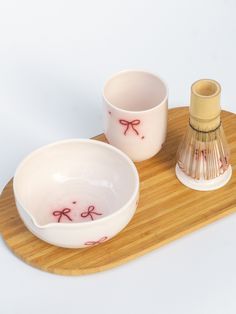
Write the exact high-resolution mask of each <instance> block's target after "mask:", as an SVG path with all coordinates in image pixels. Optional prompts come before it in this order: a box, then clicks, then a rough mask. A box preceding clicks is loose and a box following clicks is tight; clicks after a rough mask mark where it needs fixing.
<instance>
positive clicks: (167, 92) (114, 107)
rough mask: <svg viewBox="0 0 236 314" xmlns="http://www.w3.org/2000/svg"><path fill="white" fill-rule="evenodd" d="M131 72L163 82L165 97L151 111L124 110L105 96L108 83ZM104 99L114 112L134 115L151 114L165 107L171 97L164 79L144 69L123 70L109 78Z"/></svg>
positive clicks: (105, 84)
mask: <svg viewBox="0 0 236 314" xmlns="http://www.w3.org/2000/svg"><path fill="white" fill-rule="evenodd" d="M131 72H134V73H135V72H136V73H143V74H148V75H151V76H153V77H155V78H156V79H158V80H159V81H161V82H162V84H163V85H164V87H165V97H164V98H163V99H162V100H161V101H160V102H159V103H158V104H156V105H155V104H154V105H153V107H151V108H149V109H144V110H127V109H122V108H119V107H118V106H116V105H113V104H112V103H111V102H110V101H109V100H108V99H107V97H106V96H105V89H106V86H107V85H108V83H109V82H110V81H111V80H112V79H113V78H115V77H117V76H119V75H120V74H123V73H131ZM102 97H103V99H104V100H105V102H106V103H107V104H109V106H111V107H112V108H113V109H114V110H117V111H120V112H125V113H132V114H142V113H146V112H151V111H153V110H155V109H157V108H158V107H161V106H162V105H164V104H165V103H166V101H167V100H168V97H169V89H168V85H167V83H166V81H165V80H163V79H162V77H160V76H159V75H156V74H154V73H152V72H150V71H147V70H142V69H125V70H121V71H119V72H116V73H114V74H112V75H111V76H110V77H108V79H106V81H105V83H104V85H103V89H102Z"/></svg>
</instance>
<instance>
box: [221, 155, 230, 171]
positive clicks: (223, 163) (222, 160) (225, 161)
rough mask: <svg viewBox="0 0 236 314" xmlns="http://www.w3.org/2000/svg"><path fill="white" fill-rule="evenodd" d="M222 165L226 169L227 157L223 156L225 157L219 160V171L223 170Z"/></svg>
mask: <svg viewBox="0 0 236 314" xmlns="http://www.w3.org/2000/svg"><path fill="white" fill-rule="evenodd" d="M224 165H225V166H226V167H228V165H229V159H228V157H227V156H225V157H223V158H222V157H221V158H220V169H223V168H224Z"/></svg>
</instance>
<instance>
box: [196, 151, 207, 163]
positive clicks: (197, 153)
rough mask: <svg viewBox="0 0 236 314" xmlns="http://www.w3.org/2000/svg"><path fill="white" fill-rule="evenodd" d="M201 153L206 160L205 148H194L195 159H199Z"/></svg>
mask: <svg viewBox="0 0 236 314" xmlns="http://www.w3.org/2000/svg"><path fill="white" fill-rule="evenodd" d="M201 155H202V156H203V158H204V159H205V160H207V150H206V149H202V150H200V149H197V148H196V150H195V156H196V159H197V160H198V159H200V157H201Z"/></svg>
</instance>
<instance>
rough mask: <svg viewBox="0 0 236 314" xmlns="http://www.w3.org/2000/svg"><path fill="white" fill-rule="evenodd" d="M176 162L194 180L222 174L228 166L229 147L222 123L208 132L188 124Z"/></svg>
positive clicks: (207, 178) (211, 177) (209, 178)
mask: <svg viewBox="0 0 236 314" xmlns="http://www.w3.org/2000/svg"><path fill="white" fill-rule="evenodd" d="M177 163H178V165H179V167H180V169H181V170H182V171H183V172H184V173H185V174H187V175H188V176H190V177H191V178H193V179H196V180H201V179H203V180H211V179H214V178H216V177H218V176H220V175H221V174H223V173H224V172H225V171H226V170H227V169H228V167H229V149H228V145H227V142H226V139H225V135H224V130H223V127H222V125H221V124H220V125H219V126H218V127H217V128H216V129H215V130H213V131H210V132H202V131H198V130H196V129H194V128H193V127H192V126H191V125H189V127H188V129H187V132H186V133H185V136H184V137H183V140H182V142H181V143H180V145H179V148H178V151H177Z"/></svg>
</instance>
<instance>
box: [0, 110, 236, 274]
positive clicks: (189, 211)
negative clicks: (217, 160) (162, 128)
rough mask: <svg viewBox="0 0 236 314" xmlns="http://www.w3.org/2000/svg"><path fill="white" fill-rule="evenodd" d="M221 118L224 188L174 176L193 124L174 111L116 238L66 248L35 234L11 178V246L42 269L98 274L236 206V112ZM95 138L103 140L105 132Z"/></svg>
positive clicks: (1, 214)
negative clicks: (227, 160) (203, 187)
mask: <svg viewBox="0 0 236 314" xmlns="http://www.w3.org/2000/svg"><path fill="white" fill-rule="evenodd" d="M222 120H223V125H224V129H225V133H226V136H227V139H228V142H229V145H230V148H231V154H232V156H231V163H232V167H233V177H232V179H231V181H230V182H229V183H228V184H227V185H226V186H225V187H223V188H222V189H220V190H216V191H212V192H198V191H193V190H190V189H188V188H186V187H185V186H183V185H182V184H180V183H179V182H178V180H177V179H176V177H175V171H174V167H175V154H176V149H177V146H178V144H179V141H180V138H181V136H182V134H183V132H184V131H185V128H186V126H187V123H188V110H187V109H186V108H176V109H171V110H170V111H169V125H168V136H167V141H166V143H165V145H164V147H163V149H162V150H161V152H160V153H159V154H158V155H157V156H156V157H153V158H152V159H150V160H147V161H145V162H141V163H137V164H136V166H137V168H138V171H139V174H140V180H141V195H140V202H139V207H138V209H137V212H136V214H135V216H134V218H133V220H132V221H131V222H130V224H129V225H128V226H127V227H126V228H125V229H124V230H123V231H122V232H121V233H120V234H119V235H117V236H116V237H115V238H113V239H111V240H109V241H108V242H106V243H104V244H101V245H99V246H96V247H93V248H88V249H77V250H76V249H63V248H59V247H55V246H52V245H49V244H47V243H45V242H43V241H41V240H39V239H38V238H36V237H35V236H34V235H33V234H31V233H30V232H29V231H28V230H27V229H26V228H25V226H24V225H23V223H22V221H21V219H20V217H19V215H18V213H17V211H16V207H15V203H14V198H13V192H12V181H10V182H9V183H8V184H7V186H6V187H5V189H4V191H3V193H2V195H1V199H0V231H1V233H2V234H3V237H4V239H5V241H6V243H7V245H8V246H9V248H10V249H11V250H12V251H13V252H14V253H15V254H16V255H17V256H18V257H20V258H21V259H22V260H23V261H25V262H26V263H28V264H30V265H32V266H34V267H37V268H39V269H42V270H45V271H48V272H52V273H57V274H63V275H80V274H89V273H94V272H99V271H102V270H105V269H108V268H112V267H115V266H118V265H120V264H123V263H126V262H128V261H129V260H132V259H134V258H136V257H138V256H141V255H144V254H146V253H147V252H149V251H151V250H154V249H156V248H158V247H160V246H161V245H163V244H165V243H167V242H170V241H172V240H174V239H177V238H179V237H180V236H182V235H184V234H186V233H188V232H191V231H193V230H195V229H198V228H200V227H202V226H204V225H207V224H209V223H210V222H212V221H214V220H216V219H219V218H221V217H223V216H225V215H226V214H229V213H232V212H234V211H235V210H236V176H235V167H236V135H235V134H236V115H235V114H232V113H229V112H223V113H222ZM96 139H98V140H101V141H104V140H105V139H104V136H103V135H101V136H98V137H96Z"/></svg>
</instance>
